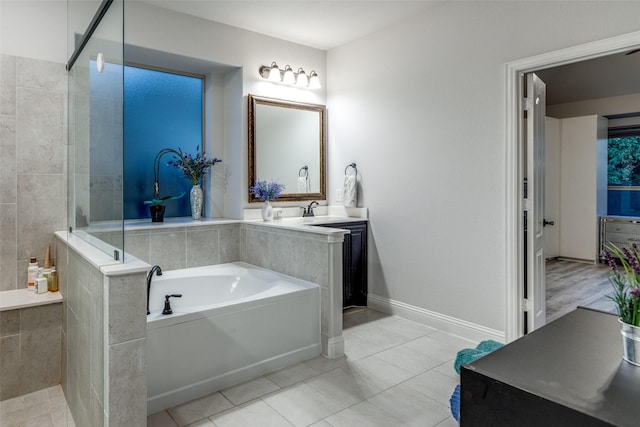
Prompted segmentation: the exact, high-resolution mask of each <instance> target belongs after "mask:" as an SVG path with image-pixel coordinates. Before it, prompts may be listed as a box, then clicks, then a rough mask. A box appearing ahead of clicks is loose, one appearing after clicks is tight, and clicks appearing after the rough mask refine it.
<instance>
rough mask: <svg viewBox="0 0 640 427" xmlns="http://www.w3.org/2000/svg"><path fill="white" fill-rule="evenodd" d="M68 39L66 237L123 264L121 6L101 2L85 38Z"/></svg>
mask: <svg viewBox="0 0 640 427" xmlns="http://www.w3.org/2000/svg"><path fill="white" fill-rule="evenodd" d="M80 3H83V2H80ZM73 7H78V3H76V4H75V6H74V2H69V12H68V14H69V22H73V20H74V19H76V20H77V19H78V18H77V15H78V14H79V13H77V11H76V10H74V9H73ZM84 25H86V24H84ZM69 37H70V45H72V47H73V49H74V51H73V54H72V55H71V56H70V59H69V62H68V64H67V72H68V79H69V80H68V93H69V95H68V96H69V97H68V147H67V148H68V172H67V190H68V198H67V200H68V206H67V216H68V218H67V219H68V225H69V231H70V232H71V233H73V234H74V235H75V236H77V237H79V238H81V239H83V240H86V241H87V242H89V243H91V244H92V245H93V246H95V247H97V248H99V249H100V250H102V251H104V252H105V253H107V254H108V255H109V256H111V257H113V259H114V261H117V262H122V261H123V259H124V220H123V170H124V167H123V163H124V162H123V146H124V132H123V129H124V116H123V112H124V0H104V1H103V2H102V3H101V4H100V6H99V7H98V10H97V12H96V13H95V15H94V16H93V18H92V20H91V22H90V23H89V25H88V27H86V30H85V31H84V33H82V34H80V33H78V32H77V30H74V29H72V28H70V31H69Z"/></svg>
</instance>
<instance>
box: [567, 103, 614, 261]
mask: <svg viewBox="0 0 640 427" xmlns="http://www.w3.org/2000/svg"><path fill="white" fill-rule="evenodd" d="M606 129H607V126H606V119H604V118H602V117H598V116H584V117H572V118H566V119H562V120H561V138H560V194H561V201H560V256H562V257H567V258H575V259H580V260H588V261H593V262H595V261H596V260H597V259H598V258H597V257H598V243H599V234H598V215H602V214H604V213H606V181H605V182H604V186H602V185H599V179H598V178H599V177H600V178H601V177H602V175H601V173H602V171H603V170H604V178H605V180H606V165H607V157H606ZM602 130H604V132H605V139H604V149H605V151H604V153H603V152H602V150H601V148H602V147H601V145H602V144H600V143H599V142H600V141H599V139H598V137H599V136H601V133H602ZM599 155H600V157H599ZM599 165H600V167H599ZM600 184H601V183H600ZM601 187H603V188H604V194H603V193H602V191H599V190H602V188H601ZM599 196H600V200H598V197H599ZM603 197H604V206H605V211H604V212H602V209H601V206H602V202H603V199H602V198H603Z"/></svg>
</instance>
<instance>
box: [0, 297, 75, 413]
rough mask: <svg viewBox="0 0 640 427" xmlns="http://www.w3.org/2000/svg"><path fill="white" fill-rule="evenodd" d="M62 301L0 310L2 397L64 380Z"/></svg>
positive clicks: (0, 394)
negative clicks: (62, 367)
mask: <svg viewBox="0 0 640 427" xmlns="http://www.w3.org/2000/svg"><path fill="white" fill-rule="evenodd" d="M61 324H62V304H61V303H56V304H48V305H41V306H36V307H28V308H22V309H17V310H7V311H2V312H0V361H2V363H0V401H1V400H7V399H11V398H14V397H17V396H23V395H25V394H29V393H33V392H35V391H39V390H42V389H45V388H48V387H52V386H55V385H58V384H60V378H61V377H60V376H61V373H60V357H61V348H60V346H61V340H60V334H61Z"/></svg>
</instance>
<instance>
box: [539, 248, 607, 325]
mask: <svg viewBox="0 0 640 427" xmlns="http://www.w3.org/2000/svg"><path fill="white" fill-rule="evenodd" d="M608 277H609V267H608V266H607V264H595V265H594V264H587V263H581V262H574V261H564V260H549V261H547V263H546V277H545V280H546V283H545V286H546V309H547V323H548V322H550V321H552V320H555V319H557V318H558V317H560V316H562V315H564V314H566V313H568V312H570V311H572V310H574V309H575V308H576V307H578V306H582V307H590V308H594V309H597V310H602V311H610V312H612V313H617V311H616V308H615V305H614V304H613V302H612V301H611V300H609V299H608V298H607V295H609V294H611V292H612V288H611V284H610V283H609V279H608Z"/></svg>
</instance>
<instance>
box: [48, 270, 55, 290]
mask: <svg viewBox="0 0 640 427" xmlns="http://www.w3.org/2000/svg"><path fill="white" fill-rule="evenodd" d="M47 288H48V289H49V292H58V272H57V271H56V269H55V267H53V268H52V269H51V272H50V273H49V277H47Z"/></svg>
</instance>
